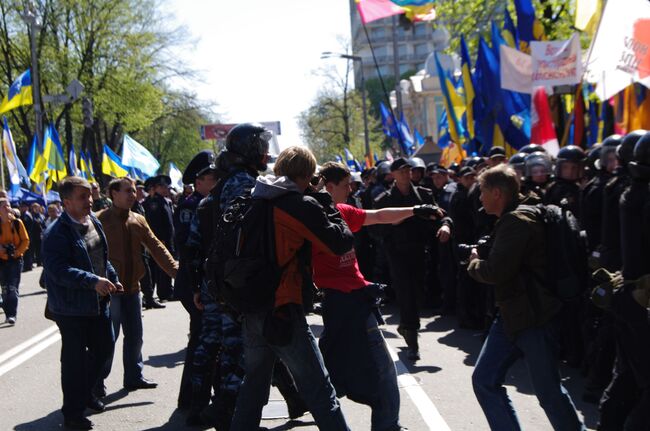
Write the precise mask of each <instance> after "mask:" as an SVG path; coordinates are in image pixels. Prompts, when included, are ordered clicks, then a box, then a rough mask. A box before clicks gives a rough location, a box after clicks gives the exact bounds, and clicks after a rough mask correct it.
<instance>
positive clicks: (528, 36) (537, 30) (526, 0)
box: [515, 0, 545, 52]
mask: <svg viewBox="0 0 650 431" xmlns="http://www.w3.org/2000/svg"><path fill="white" fill-rule="evenodd" d="M515 9H516V10H517V32H518V33H519V43H520V47H521V50H522V51H524V52H530V42H531V41H534V40H544V39H545V36H544V27H542V23H541V22H539V20H538V19H537V17H536V16H535V8H534V7H533V3H532V1H531V0H515Z"/></svg>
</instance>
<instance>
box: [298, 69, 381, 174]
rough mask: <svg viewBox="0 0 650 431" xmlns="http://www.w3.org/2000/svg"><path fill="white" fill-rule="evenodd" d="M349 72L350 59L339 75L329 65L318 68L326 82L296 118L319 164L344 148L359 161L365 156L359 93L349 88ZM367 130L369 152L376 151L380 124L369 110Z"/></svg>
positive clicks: (379, 138) (339, 153) (341, 151)
mask: <svg viewBox="0 0 650 431" xmlns="http://www.w3.org/2000/svg"><path fill="white" fill-rule="evenodd" d="M351 71H352V63H351V61H348V62H347V64H346V69H345V73H344V74H342V75H340V74H338V73H337V72H336V70H335V69H334V68H331V67H330V68H324V69H321V70H320V71H319V73H320V74H321V75H322V76H324V77H325V78H326V84H325V86H324V87H323V88H322V89H321V91H320V92H319V94H318V96H317V97H316V100H315V101H314V103H313V105H312V106H311V107H309V108H308V109H307V110H306V111H304V112H303V113H301V114H300V117H299V126H300V128H301V130H302V137H303V139H304V140H305V142H307V145H308V146H309V148H310V149H311V150H312V151H313V152H314V154H315V155H316V158H317V159H318V160H319V162H321V163H322V162H325V161H328V160H333V159H334V158H335V156H336V155H342V154H343V152H344V149H345V148H348V149H349V150H350V151H351V152H352V153H353V154H354V155H355V157H356V158H357V159H358V160H360V161H361V160H362V159H363V157H364V156H365V152H366V151H365V141H364V136H363V109H362V103H361V95H360V94H359V92H358V91H356V90H353V89H351V82H350V76H351ZM368 129H369V135H370V138H369V139H370V147H371V152H372V151H378V150H379V148H380V142H381V126H380V124H379V123H378V121H377V119H376V118H374V117H373V116H372V115H370V113H368Z"/></svg>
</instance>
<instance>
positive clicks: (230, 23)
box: [168, 0, 350, 147]
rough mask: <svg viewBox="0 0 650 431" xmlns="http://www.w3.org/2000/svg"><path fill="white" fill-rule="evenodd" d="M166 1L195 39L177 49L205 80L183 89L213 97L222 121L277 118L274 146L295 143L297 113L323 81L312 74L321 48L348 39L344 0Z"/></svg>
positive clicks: (320, 64) (331, 48)
mask: <svg viewBox="0 0 650 431" xmlns="http://www.w3.org/2000/svg"><path fill="white" fill-rule="evenodd" d="M169 7H170V10H169V11H168V12H169V13H170V14H172V15H173V16H175V18H176V20H177V24H182V25H185V26H186V27H187V29H188V30H189V32H190V33H191V37H193V38H195V39H196V40H197V43H196V44H193V46H192V47H191V49H189V50H187V51H185V52H182V53H179V55H181V56H182V58H184V59H185V61H187V62H188V63H189V65H190V66H191V67H192V68H194V69H196V70H199V71H200V72H201V76H202V78H203V81H204V82H203V83H200V84H198V85H196V86H191V87H190V88H191V89H192V90H194V91H196V92H197V93H198V95H199V97H200V98H201V99H204V100H212V101H215V102H217V103H218V104H219V106H218V108H217V112H219V113H220V114H221V115H222V117H223V119H224V121H225V122H232V123H238V122H243V121H276V120H277V121H280V122H281V123H282V135H281V137H280V138H279V141H280V145H281V147H286V146H289V145H297V144H300V143H301V141H300V134H299V129H298V124H297V119H296V117H297V116H298V115H299V114H300V112H302V111H304V110H305V109H306V108H308V107H309V106H310V104H311V102H312V101H313V99H314V97H315V96H316V93H317V91H318V88H319V87H320V86H321V85H322V78H319V77H317V76H314V74H313V71H315V70H316V69H318V68H319V67H323V66H324V65H326V64H327V63H325V61H324V60H321V59H320V53H321V52H323V51H340V47H341V44H340V41H339V40H340V39H341V38H344V39H347V40H349V38H350V18H349V3H348V0H276V1H273V0H211V1H210V0H170V2H169ZM329 61H330V62H331V60H329ZM344 63H345V62H344V61H340V67H341V68H343V67H344V66H345V64H344ZM330 64H331V63H330Z"/></svg>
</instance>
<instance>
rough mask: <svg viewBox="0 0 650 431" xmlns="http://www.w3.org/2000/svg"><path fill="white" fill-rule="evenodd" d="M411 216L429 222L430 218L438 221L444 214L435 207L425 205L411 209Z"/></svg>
mask: <svg viewBox="0 0 650 431" xmlns="http://www.w3.org/2000/svg"><path fill="white" fill-rule="evenodd" d="M413 215H416V216H418V217H420V218H423V219H425V220H431V218H432V217H433V218H436V219H440V218H442V217H444V215H445V212H444V211H443V210H442V209H440V207H437V206H435V205H431V204H426V205H416V206H414V207H413Z"/></svg>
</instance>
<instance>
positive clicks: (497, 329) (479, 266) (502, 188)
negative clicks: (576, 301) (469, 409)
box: [467, 165, 584, 431]
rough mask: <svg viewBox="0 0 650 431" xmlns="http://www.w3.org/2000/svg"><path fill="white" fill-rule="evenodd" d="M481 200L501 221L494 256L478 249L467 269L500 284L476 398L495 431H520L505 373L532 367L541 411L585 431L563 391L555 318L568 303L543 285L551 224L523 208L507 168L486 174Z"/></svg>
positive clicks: (562, 426) (556, 423)
mask: <svg viewBox="0 0 650 431" xmlns="http://www.w3.org/2000/svg"><path fill="white" fill-rule="evenodd" d="M479 185H480V189H481V202H482V203H483V207H484V208H485V211H486V213H487V214H492V215H495V216H497V217H498V221H497V223H496V225H495V228H494V231H493V232H492V235H491V236H492V238H493V243H492V247H491V248H490V251H489V254H488V255H487V256H479V253H478V251H476V250H473V251H472V254H471V257H470V263H469V266H468V269H467V272H468V273H469V275H470V276H471V277H472V278H474V279H475V280H477V281H479V282H481V283H486V284H493V285H494V286H495V292H494V294H495V300H496V305H497V307H498V309H499V311H498V314H497V317H496V318H495V319H494V322H493V323H492V326H491V328H490V331H489V334H488V337H487V339H486V340H485V343H484V345H483V348H482V349H481V353H480V354H479V358H478V360H477V362H476V366H475V369H474V373H473V375H472V384H473V386H474V393H475V394H476V398H477V399H478V402H479V404H480V405H481V407H482V408H483V412H484V413H485V416H486V418H487V420H488V423H489V424H490V428H491V429H493V430H499V431H504V430H520V429H521V425H520V424H519V420H518V418H517V414H516V412H515V410H514V408H513V406H512V402H511V401H510V399H509V398H508V395H507V392H506V390H505V388H504V387H503V382H504V380H505V376H506V372H507V370H508V369H509V368H510V366H511V365H512V364H513V363H514V362H515V361H516V360H517V359H519V358H522V359H523V360H524V361H526V365H527V368H528V372H529V374H530V378H531V381H532V384H533V388H534V390H535V394H536V395H537V398H538V400H539V403H540V405H541V406H542V408H543V409H544V411H545V412H546V415H547V416H548V419H549V421H550V422H551V425H552V426H553V428H554V429H556V430H583V429H584V426H583V425H582V423H581V421H580V419H579V418H578V415H577V413H576V411H575V407H574V405H573V402H572V401H571V397H570V396H569V394H568V393H567V391H566V389H565V388H564V387H563V386H562V381H561V379H560V373H559V370H558V366H557V358H556V355H555V352H554V341H553V338H552V334H551V331H550V323H551V320H552V319H553V318H554V317H555V316H556V315H557V313H558V312H559V310H560V308H561V307H562V304H561V302H560V300H559V299H557V298H556V297H555V296H554V295H553V294H552V293H551V292H550V291H549V290H548V288H547V287H546V286H545V285H544V283H543V280H545V272H546V271H547V270H549V268H548V264H547V256H546V252H545V249H546V247H545V232H544V228H545V226H544V224H543V221H541V220H540V219H539V217H538V214H537V213H536V212H535V209H534V208H532V207H528V206H518V205H519V187H520V185H519V178H518V177H517V174H516V173H515V171H514V170H513V169H512V168H510V167H508V166H505V165H499V166H496V167H493V168H490V169H488V170H486V171H484V172H483V173H481V175H480V176H479Z"/></svg>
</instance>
